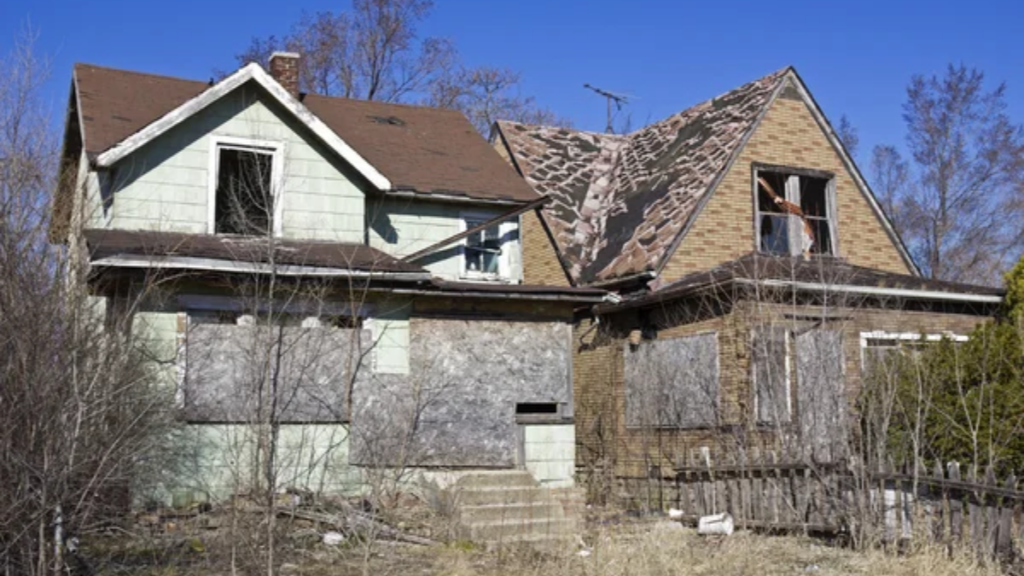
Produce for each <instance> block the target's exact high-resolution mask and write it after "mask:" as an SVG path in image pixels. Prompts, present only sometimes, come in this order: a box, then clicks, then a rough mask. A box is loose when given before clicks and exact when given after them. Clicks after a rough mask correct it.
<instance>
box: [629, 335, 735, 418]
mask: <svg viewBox="0 0 1024 576" xmlns="http://www.w3.org/2000/svg"><path fill="white" fill-rule="evenodd" d="M626 346H627V348H626V351H625V357H626V366H625V384H626V425H627V426H631V427H644V426H651V427H657V428H701V427H709V426H714V425H716V424H718V417H719V410H718V408H719V390H718V389H719V360H718V334H717V333H714V332H712V333H707V334H698V335H695V336H687V337H684V338H671V339H664V340H644V341H642V342H641V343H640V344H639V345H638V346H636V347H633V346H632V345H630V344H626Z"/></svg>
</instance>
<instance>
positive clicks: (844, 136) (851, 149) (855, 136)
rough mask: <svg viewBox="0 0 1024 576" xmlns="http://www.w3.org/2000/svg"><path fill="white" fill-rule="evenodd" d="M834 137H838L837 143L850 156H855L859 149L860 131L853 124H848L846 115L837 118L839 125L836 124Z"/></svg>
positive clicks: (848, 120)
mask: <svg viewBox="0 0 1024 576" xmlns="http://www.w3.org/2000/svg"><path fill="white" fill-rule="evenodd" d="M836 136H838V137H839V141H840V142H842V143H843V146H844V147H846V151H847V152H848V153H849V154H850V156H856V155H857V151H858V150H859V149H860V131H858V130H857V127H856V126H854V125H853V122H850V119H849V118H847V116H846V114H843V115H842V116H840V117H839V123H838V124H836Z"/></svg>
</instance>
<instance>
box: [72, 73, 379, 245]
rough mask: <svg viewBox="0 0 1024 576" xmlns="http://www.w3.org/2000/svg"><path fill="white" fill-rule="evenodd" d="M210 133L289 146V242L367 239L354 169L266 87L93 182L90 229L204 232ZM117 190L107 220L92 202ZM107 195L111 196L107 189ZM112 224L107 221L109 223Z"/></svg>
mask: <svg viewBox="0 0 1024 576" xmlns="http://www.w3.org/2000/svg"><path fill="white" fill-rule="evenodd" d="M210 136H231V137H237V138H247V139H254V140H266V141H272V142H277V143H283V145H284V186H283V188H284V190H283V198H282V201H283V202H284V205H283V222H282V233H283V235H284V236H285V237H288V238H302V239H315V240H334V241H345V242H362V241H363V239H364V234H363V226H364V216H363V191H362V190H361V189H360V188H359V186H358V185H357V184H356V181H357V177H355V176H353V174H354V173H353V172H352V171H351V169H350V168H348V167H347V166H345V165H344V164H343V163H342V161H341V160H339V159H337V158H335V157H334V155H333V153H331V152H329V151H328V150H327V149H326V148H325V147H324V146H323V145H322V144H320V143H319V142H318V141H316V140H315V139H314V137H313V136H312V135H310V134H308V131H307V130H306V129H305V128H304V127H303V126H302V125H300V124H299V123H298V122H297V121H295V120H294V119H292V118H290V117H289V116H288V114H287V113H286V112H284V111H283V110H280V109H279V107H278V106H277V105H275V104H273V103H272V102H271V101H270V99H269V98H268V97H266V96H265V95H264V94H262V92H261V90H260V89H258V88H256V87H253V86H248V87H242V88H240V89H238V90H236V91H235V92H233V93H231V94H229V95H227V96H225V97H224V98H223V99H221V100H220V101H218V102H216V103H214V104H213V105H211V106H210V107H209V108H207V109H206V110H203V111H202V112H200V113H199V114H197V115H196V116H194V117H192V118H190V119H188V120H186V121H185V122H183V123H182V124H180V125H179V126H176V127H175V128H173V129H171V130H170V131H169V132H167V133H166V134H164V135H162V136H160V137H159V138H157V139H156V140H154V141H153V142H151V143H149V144H147V145H146V146H144V147H143V148H141V149H140V150H138V151H137V152H135V153H134V154H132V155H131V156H129V157H128V158H126V159H125V160H123V161H122V162H120V163H119V164H118V165H117V166H115V167H114V170H113V171H112V172H110V173H109V176H108V175H104V176H101V177H99V178H93V181H92V182H91V188H92V193H93V195H94V200H93V201H92V202H90V204H89V206H88V207H87V208H88V209H89V210H90V212H92V214H90V216H91V219H92V223H93V225H100V226H103V225H105V226H107V227H110V228H120V229H129V230H139V229H142V230H165V231H179V232H192V233H205V232H206V231H207V229H208V214H209V203H208V202H209V194H210V190H209V188H210V186H209V182H210V178H209V167H210V154H211V138H210ZM104 177H108V178H109V180H110V182H109V189H110V190H112V191H113V204H112V206H111V209H110V213H109V216H107V215H104V214H103V209H102V205H101V203H100V202H99V201H98V200H96V199H95V198H96V197H98V196H102V195H103V194H97V193H98V192H99V191H98V189H99V188H101V187H107V186H108V185H107V184H105V183H104V181H103V178H104ZM104 194H109V192H105V193H104ZM107 220H109V223H107V222H106V221H107Z"/></svg>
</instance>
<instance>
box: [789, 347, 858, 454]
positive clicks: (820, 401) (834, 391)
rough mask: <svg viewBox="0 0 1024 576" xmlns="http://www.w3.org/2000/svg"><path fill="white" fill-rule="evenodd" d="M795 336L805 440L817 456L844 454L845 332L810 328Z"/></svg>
mask: <svg viewBox="0 0 1024 576" xmlns="http://www.w3.org/2000/svg"><path fill="white" fill-rule="evenodd" d="M795 340H796V372H797V374H796V375H797V413H798V415H799V425H800V436H801V439H802V444H803V445H804V446H805V447H806V448H808V449H810V450H811V451H812V453H813V455H814V456H815V458H817V459H819V460H821V461H828V460H830V459H831V458H834V457H837V456H839V455H841V454H842V452H843V448H844V446H845V440H846V435H845V432H846V426H845V414H846V400H845V396H844V394H843V383H844V381H845V354H844V352H843V336H842V332H840V331H838V330H809V331H807V332H804V333H803V334H800V335H798V336H797V337H796V339H795Z"/></svg>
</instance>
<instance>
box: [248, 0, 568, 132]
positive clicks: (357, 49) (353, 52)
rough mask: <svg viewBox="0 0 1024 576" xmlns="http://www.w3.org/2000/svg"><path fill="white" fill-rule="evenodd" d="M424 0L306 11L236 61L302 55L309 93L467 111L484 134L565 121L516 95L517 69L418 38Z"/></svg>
mask: <svg viewBox="0 0 1024 576" xmlns="http://www.w3.org/2000/svg"><path fill="white" fill-rule="evenodd" d="M432 8H433V3H432V2H430V1H429V0H356V1H355V2H353V4H352V9H351V10H350V11H347V12H330V11H327V12H317V13H315V14H304V15H303V16H302V17H301V18H300V19H299V21H298V22H297V23H295V24H294V25H293V26H292V29H291V30H290V31H289V33H288V34H286V35H284V36H281V37H278V36H268V37H265V38H253V39H252V41H251V43H250V45H249V47H248V48H247V49H246V50H245V51H243V52H241V53H240V54H238V55H237V56H236V60H237V61H238V63H239V64H245V63H247V62H252V61H255V62H260V63H264V64H265V63H266V62H267V61H268V60H269V58H270V55H271V53H273V52H274V51H275V50H291V51H295V52H299V53H301V54H302V56H303V58H302V60H301V62H300V64H299V66H300V69H299V84H300V87H301V88H302V89H303V90H305V91H308V92H313V93H317V94H322V95H324V96H342V97H345V98H357V99H362V100H379V101H383V102H402V103H422V104H427V105H431V106H439V107H444V108H454V109H456V110H459V111H461V112H463V113H465V114H466V115H467V116H468V117H469V118H470V120H472V121H473V124H474V125H475V126H476V127H477V130H479V131H480V132H481V133H484V134H486V133H487V131H488V130H489V129H490V126H491V124H492V123H493V122H494V121H495V120H498V119H509V120H517V121H523V122H532V123H545V124H548V123H558V124H565V123H566V121H565V120H564V119H559V118H557V117H556V116H555V115H554V114H553V113H551V112H550V111H548V110H546V109H543V108H540V107H538V106H537V104H536V102H535V101H534V99H533V98H532V97H529V96H523V95H521V94H520V76H521V75H520V73H518V72H515V71H512V70H507V69H503V68H496V67H491V66H481V67H476V68H472V67H467V66H465V65H464V64H463V63H462V62H461V61H460V59H459V56H458V51H457V50H456V48H455V45H454V44H453V43H452V42H451V41H450V40H448V39H445V38H433V37H428V38H422V39H421V38H420V37H419V33H418V30H417V27H418V25H419V24H420V23H421V22H422V21H423V20H424V19H425V18H427V17H428V16H429V15H430V11H431V9H432Z"/></svg>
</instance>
